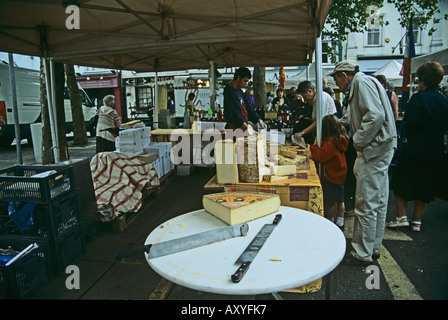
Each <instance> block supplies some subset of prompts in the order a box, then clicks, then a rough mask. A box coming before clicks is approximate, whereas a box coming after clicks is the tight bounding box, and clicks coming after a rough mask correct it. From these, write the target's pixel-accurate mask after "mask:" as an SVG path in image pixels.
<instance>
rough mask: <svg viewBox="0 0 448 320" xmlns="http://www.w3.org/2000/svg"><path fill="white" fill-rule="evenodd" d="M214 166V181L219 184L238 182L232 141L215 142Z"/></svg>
mask: <svg viewBox="0 0 448 320" xmlns="http://www.w3.org/2000/svg"><path fill="white" fill-rule="evenodd" d="M215 164H216V180H217V182H218V183H219V184H226V183H238V182H239V179H238V165H237V162H236V152H235V143H234V142H233V140H232V139H226V140H218V141H216V144H215Z"/></svg>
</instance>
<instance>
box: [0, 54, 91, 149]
mask: <svg viewBox="0 0 448 320" xmlns="http://www.w3.org/2000/svg"><path fill="white" fill-rule="evenodd" d="M14 70H15V80H16V81H15V85H16V93H17V95H16V96H17V110H18V117H19V127H20V137H21V139H28V141H31V128H30V124H32V123H37V122H41V121H42V119H41V105H40V82H39V77H40V71H38V70H33V69H27V68H21V67H15V68H14ZM78 87H79V90H80V93H81V99H82V109H83V113H84V120H85V123H86V130H87V131H88V132H89V133H90V135H91V136H94V135H95V130H96V123H97V116H96V113H97V109H96V107H95V105H94V104H93V103H92V101H91V100H90V98H89V96H88V95H87V93H86V92H85V91H84V90H83V89H82V88H81V86H79V85H78ZM64 109H65V121H66V122H65V131H66V132H67V133H69V132H71V131H73V122H72V110H71V105H70V98H69V95H68V90H67V88H65V92H64ZM14 123H15V120H14V110H13V97H12V90H11V81H10V76H9V65H8V64H7V63H4V62H1V61H0V146H1V147H5V146H9V145H11V143H12V141H13V140H14V138H15V127H14Z"/></svg>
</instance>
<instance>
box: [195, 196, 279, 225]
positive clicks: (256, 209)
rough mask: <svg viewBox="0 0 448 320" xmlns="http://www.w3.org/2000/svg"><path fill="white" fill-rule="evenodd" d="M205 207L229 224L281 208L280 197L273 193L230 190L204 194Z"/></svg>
mask: <svg viewBox="0 0 448 320" xmlns="http://www.w3.org/2000/svg"><path fill="white" fill-rule="evenodd" d="M202 204H203V206H204V209H205V210H206V211H207V212H208V213H210V214H212V215H214V216H215V217H217V218H219V219H221V220H222V221H224V222H225V223H227V224H228V225H234V224H238V223H243V222H248V221H251V220H255V219H258V218H261V217H264V216H266V215H268V214H271V213H274V212H277V211H278V210H279V209H280V197H279V196H278V195H277V194H271V193H256V192H228V193H215V194H208V195H204V196H203V198H202Z"/></svg>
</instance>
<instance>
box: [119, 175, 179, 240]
mask: <svg viewBox="0 0 448 320" xmlns="http://www.w3.org/2000/svg"><path fill="white" fill-rule="evenodd" d="M175 173H176V169H173V170H171V171H170V172H168V173H167V174H166V175H164V176H163V177H162V178H160V186H159V187H156V188H151V189H147V190H144V191H143V196H142V197H143V203H142V206H141V208H140V210H139V211H137V212H129V213H125V214H123V215H121V216H120V217H118V218H117V219H115V220H114V221H112V230H113V232H123V231H125V230H126V228H127V227H128V226H129V225H130V224H131V223H132V222H134V221H135V220H136V219H137V218H138V217H139V216H140V215H141V214H142V213H143V212H144V211H145V209H147V208H148V207H150V206H151V205H152V204H154V203H155V202H156V201H157V199H158V198H159V195H160V193H161V192H162V190H163V189H165V188H166V187H167V185H168V184H169V183H171V181H172V180H173V179H174V177H175Z"/></svg>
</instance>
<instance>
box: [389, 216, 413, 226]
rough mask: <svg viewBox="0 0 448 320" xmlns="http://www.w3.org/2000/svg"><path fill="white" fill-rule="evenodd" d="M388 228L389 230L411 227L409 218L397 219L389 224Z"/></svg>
mask: <svg viewBox="0 0 448 320" xmlns="http://www.w3.org/2000/svg"><path fill="white" fill-rule="evenodd" d="M386 226H387V227H388V228H398V227H409V221H408V217H400V218H396V219H395V220H393V221H391V222H387V223H386Z"/></svg>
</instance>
